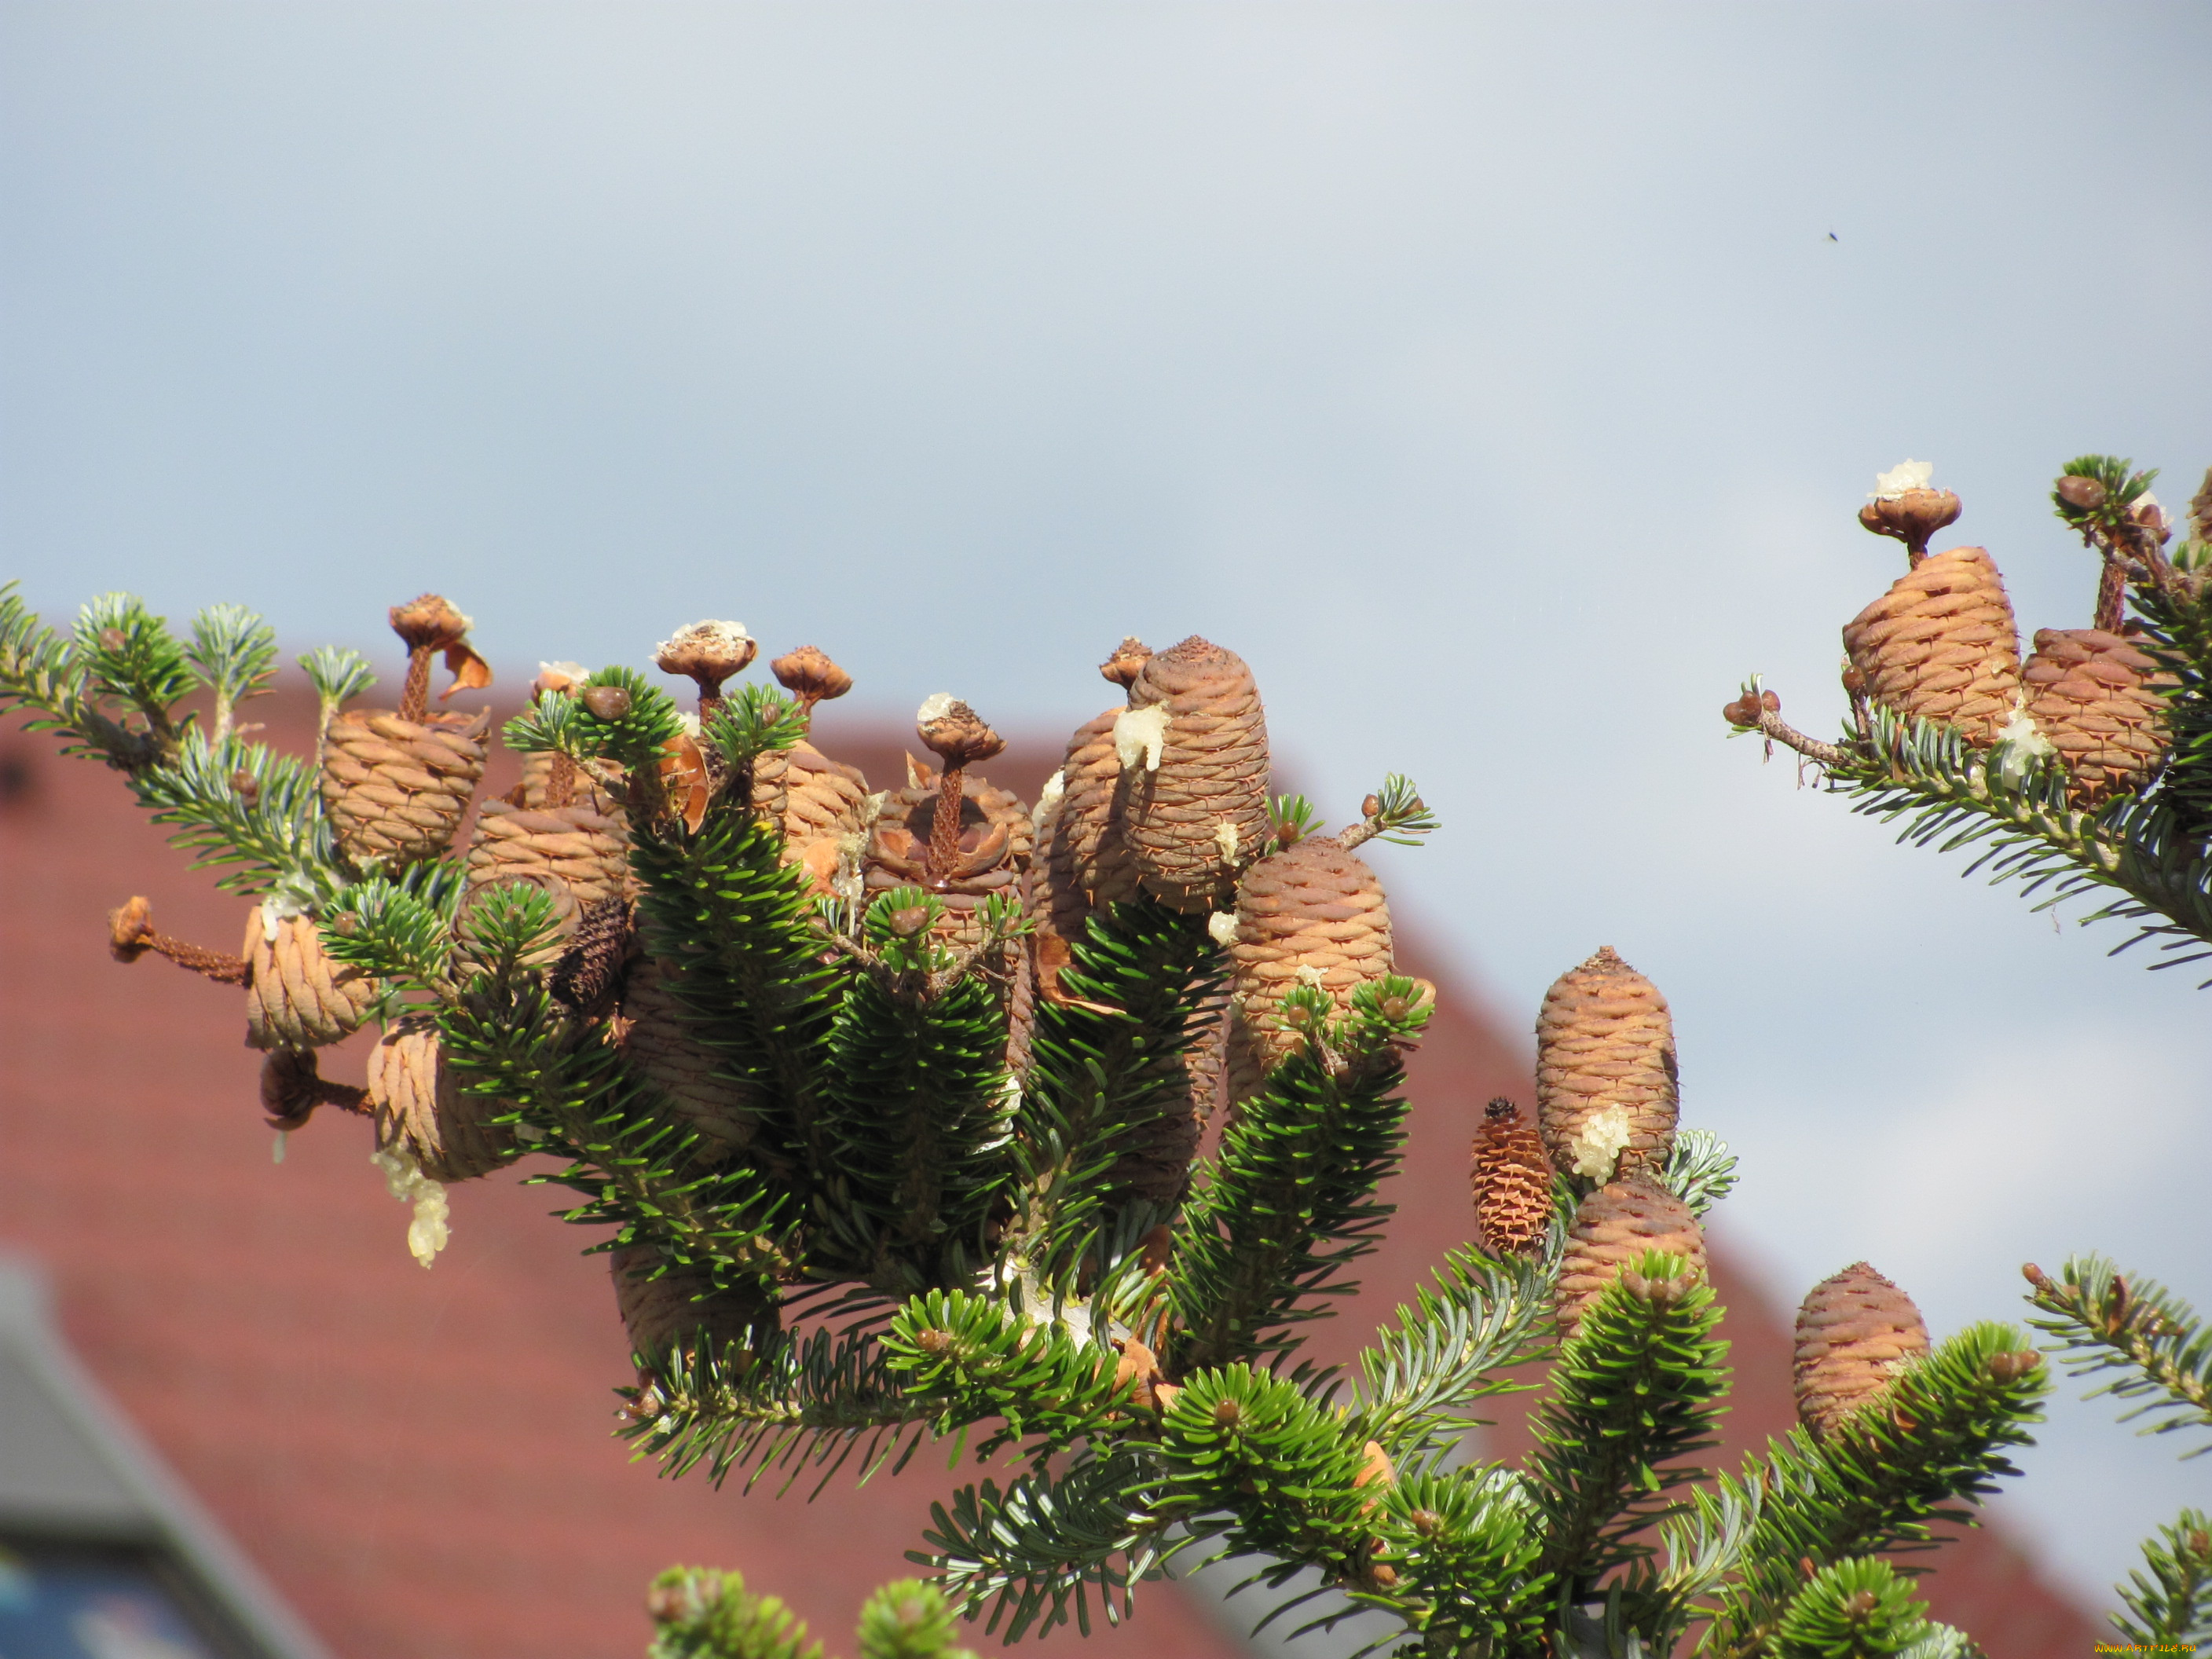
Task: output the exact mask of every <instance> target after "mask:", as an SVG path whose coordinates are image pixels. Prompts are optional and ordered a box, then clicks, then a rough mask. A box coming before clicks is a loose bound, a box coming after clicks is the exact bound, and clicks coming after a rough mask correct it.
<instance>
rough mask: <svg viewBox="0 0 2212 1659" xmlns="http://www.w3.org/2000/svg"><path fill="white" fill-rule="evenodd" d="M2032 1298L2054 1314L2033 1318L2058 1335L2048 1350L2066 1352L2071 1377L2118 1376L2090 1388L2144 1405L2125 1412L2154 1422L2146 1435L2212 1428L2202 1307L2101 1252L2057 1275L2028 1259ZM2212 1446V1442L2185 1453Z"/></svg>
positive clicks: (2211, 1364)
mask: <svg viewBox="0 0 2212 1659" xmlns="http://www.w3.org/2000/svg"><path fill="white" fill-rule="evenodd" d="M2022 1271H2023V1272H2024V1273H2026V1275H2027V1281H2028V1283H2029V1284H2030V1285H2033V1287H2034V1288H2033V1291H2031V1292H2030V1293H2029V1296H2028V1301H2029V1302H2030V1303H2031V1304H2033V1305H2034V1306H2035V1307H2037V1308H2039V1309H2040V1310H2042V1311H2043V1312H2044V1313H2045V1314H2047V1315H2050V1316H2051V1317H2049V1318H2045V1319H2031V1320H2030V1321H2028V1323H2029V1324H2031V1325H2033V1326H2034V1327H2035V1328H2036V1329H2037V1330H2039V1331H2042V1332H2044V1333H2045V1334H2048V1335H2051V1336H2055V1337H2057V1339H2058V1341H2057V1345H2056V1346H2052V1347H2051V1348H2049V1349H2046V1350H2045V1352H2050V1353H2054V1354H2057V1355H2059V1356H2061V1357H2062V1358H2063V1363H2064V1364H2065V1365H2066V1370H2067V1374H2068V1375H2069V1376H2077V1377H2083V1376H2100V1375H2103V1374H2105V1373H2106V1372H2112V1373H2117V1375H2115V1376H2112V1380H2111V1381H2109V1382H2107V1383H2104V1384H2102V1385H2101V1386H2100V1387H2098V1388H2095V1389H2091V1390H2090V1391H2089V1394H2088V1395H2087V1398H2089V1399H2092V1400H2094V1399H2096V1398H2097V1397H2098V1396H2099V1395H2112V1396H2113V1397H2114V1398H2116V1399H2119V1400H2135V1401H2142V1403H2141V1404H2140V1405H2137V1406H2136V1407H2134V1408H2133V1409H2132V1410H2130V1411H2127V1412H2124V1413H2121V1415H2120V1421H2122V1422H2123V1423H2131V1422H2134V1421H2135V1420H2136V1419H2138V1418H2149V1419H2152V1420H2151V1422H2150V1424H2149V1425H2148V1426H2147V1427H2146V1428H2144V1429H2143V1430H2142V1431H2141V1432H2142V1433H2144V1434H2167V1433H2171V1432H2172V1431H2174V1430H2177V1429H2203V1428H2212V1330H2207V1329H2206V1328H2204V1325H2203V1322H2202V1321H2201V1320H2200V1319H2199V1318H2198V1317H2197V1310H2195V1309H2193V1308H2191V1306H2190V1305H2189V1304H2188V1303H2186V1302H2185V1301H2183V1300H2182V1299H2181V1298H2180V1297H2178V1296H2176V1295H2175V1294H2174V1293H2173V1292H2172V1291H2169V1290H2167V1289H2166V1287H2165V1286H2164V1285H2160V1284H2159V1283H2158V1282H2157V1281H2156V1280H2154V1279H2131V1278H2129V1277H2128V1276H2126V1275H2124V1274H2123V1273H2120V1272H2119V1270H2118V1268H2117V1267H2114V1266H2113V1265H2112V1262H2110V1261H2106V1259H2105V1258H2104V1257H2103V1256H2100V1255H2087V1256H2075V1257H2071V1258H2069V1260H2068V1261H2067V1263H2066V1265H2065V1266H2064V1267H2062V1268H2061V1269H2059V1273H2058V1277H2057V1279H2052V1278H2051V1277H2050V1276H2049V1275H2048V1274H2046V1273H2044V1271H2043V1270H2042V1269H2041V1268H2040V1267H2036V1266H2035V1265H2034V1264H2033V1263H2032V1262H2031V1263H2030V1264H2029V1265H2028V1266H2027V1267H2026V1268H2025V1269H2023V1270H2022ZM2207 1451H2212V1440H2208V1441H2206V1442H2205V1443H2203V1445H2200V1446H2197V1447H2193V1448H2192V1449H2190V1450H2189V1451H2188V1452H2185V1454H2183V1455H2185V1456H2186V1457H2196V1456H2199V1455H2203V1453H2205V1452H2207Z"/></svg>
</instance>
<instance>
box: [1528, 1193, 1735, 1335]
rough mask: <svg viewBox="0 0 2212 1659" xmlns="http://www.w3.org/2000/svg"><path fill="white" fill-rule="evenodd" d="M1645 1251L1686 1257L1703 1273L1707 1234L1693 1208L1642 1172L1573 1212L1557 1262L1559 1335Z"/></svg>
mask: <svg viewBox="0 0 2212 1659" xmlns="http://www.w3.org/2000/svg"><path fill="white" fill-rule="evenodd" d="M1646 1250H1665V1251H1667V1252H1668V1253H1669V1254H1671V1255H1679V1256H1683V1257H1686V1259H1687V1260H1688V1261H1689V1264H1690V1268H1691V1272H1692V1274H1693V1275H1694V1276H1695V1277H1697V1278H1699V1279H1703V1278H1704V1277H1705V1234H1704V1233H1703V1232H1702V1231H1699V1226H1698V1221H1697V1218H1696V1217H1695V1216H1693V1215H1692V1214H1691V1213H1690V1208H1689V1206H1688V1205H1686V1204H1685V1203H1683V1202H1682V1200H1680V1199H1679V1198H1677V1197H1675V1196H1674V1194H1672V1193H1670V1192H1668V1190H1667V1189H1666V1188H1664V1187H1662V1186H1661V1185H1660V1184H1659V1183H1658V1182H1656V1181H1654V1180H1652V1179H1651V1177H1650V1176H1647V1175H1644V1173H1642V1172H1641V1171H1640V1170H1639V1171H1637V1172H1635V1173H1632V1174H1630V1175H1625V1176H1622V1177H1621V1178H1620V1180H1618V1181H1615V1182H1612V1183H1611V1184H1609V1185H1607V1186H1604V1187H1601V1188H1598V1189H1597V1190H1596V1191H1595V1192H1594V1193H1592V1194H1590V1195H1589V1197H1588V1198H1586V1199H1584V1200H1583V1203H1582V1208H1580V1209H1579V1210H1577V1211H1576V1212H1575V1223H1574V1225H1573V1227H1572V1228H1571V1229H1570V1230H1569V1231H1568V1233H1567V1249H1566V1254H1565V1255H1564V1256H1562V1257H1561V1258H1560V1261H1559V1303H1558V1306H1559V1333H1560V1334H1561V1335H1562V1336H1569V1337H1571V1336H1572V1335H1574V1334H1575V1333H1576V1332H1577V1331H1578V1330H1580V1329H1581V1328H1582V1323H1583V1315H1584V1314H1586V1313H1587V1312H1589V1308H1590V1305H1591V1304H1593V1303H1595V1301H1596V1300H1597V1299H1598V1297H1600V1296H1601V1295H1603V1294H1604V1292H1605V1287H1606V1286H1607V1285H1610V1284H1611V1283H1613V1280H1614V1279H1616V1278H1618V1277H1619V1276H1620V1273H1622V1272H1623V1270H1625V1269H1629V1268H1633V1267H1635V1266H1636V1264H1637V1261H1638V1260H1639V1259H1640V1258H1641V1257H1642V1256H1643V1255H1644V1252H1645V1251H1646Z"/></svg>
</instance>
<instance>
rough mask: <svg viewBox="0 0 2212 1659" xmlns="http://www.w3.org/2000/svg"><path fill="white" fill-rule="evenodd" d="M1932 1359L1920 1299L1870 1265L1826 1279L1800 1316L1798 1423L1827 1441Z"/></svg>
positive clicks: (1853, 1265) (1809, 1297)
mask: <svg viewBox="0 0 2212 1659" xmlns="http://www.w3.org/2000/svg"><path fill="white" fill-rule="evenodd" d="M1926 1352H1928V1326H1927V1324H1926V1322H1924V1321H1923V1320H1922V1318H1921V1317H1920V1310H1919V1309H1917V1308H1916V1307H1914V1306H1913V1305H1912V1298H1911V1297H1909V1296H1907V1295H1905V1292H1904V1291H1900V1290H1899V1289H1898V1288H1897V1286H1896V1285H1893V1284H1891V1283H1890V1282H1889V1280H1887V1279H1884V1278H1883V1277H1882V1276H1881V1274H1880V1273H1876V1272H1875V1270H1874V1269H1873V1268H1872V1267H1869V1266H1868V1265H1867V1264H1866V1263H1865V1262H1863V1261H1854V1262H1853V1263H1851V1265H1850V1267H1846V1268H1844V1270H1843V1272H1841V1273H1838V1274H1836V1275H1835V1276H1834V1277H1833V1278H1831V1279H1822V1280H1821V1281H1820V1283H1819V1284H1818V1285H1814V1287H1813V1289H1812V1291H1811V1292H1810V1293H1809V1294H1808V1295H1807V1297H1805V1303H1804V1305H1803V1306H1802V1307H1801V1308H1799V1309H1798V1310H1797V1356H1796V1366H1795V1372H1794V1374H1795V1380H1796V1389H1797V1416H1798V1419H1799V1420H1800V1421H1802V1423H1803V1424H1804V1425H1805V1426H1806V1427H1807V1428H1808V1429H1810V1430H1812V1431H1813V1432H1814V1434H1816V1435H1820V1436H1821V1437H1826V1436H1828V1435H1831V1434H1833V1433H1834V1432H1835V1431H1836V1430H1837V1429H1838V1428H1839V1427H1840V1426H1842V1424H1843V1422H1844V1419H1845V1418H1847V1417H1849V1416H1850V1414H1851V1413H1853V1412H1854V1411H1856V1410H1857V1409H1858V1407H1860V1406H1861V1405H1863V1403H1865V1401H1867V1399H1868V1398H1869V1396H1870V1395H1874V1394H1876V1393H1878V1392H1880V1390H1881V1389H1882V1388H1883V1387H1884V1386H1885V1385H1886V1384H1887V1383H1888V1382H1889V1380H1890V1378H1891V1377H1893V1376H1896V1375H1897V1373H1898V1372H1899V1370H1903V1369H1904V1368H1905V1365H1906V1364H1908V1363H1909V1362H1911V1360H1913V1359H1915V1358H1917V1357H1918V1356H1920V1355H1921V1354H1923V1353H1926Z"/></svg>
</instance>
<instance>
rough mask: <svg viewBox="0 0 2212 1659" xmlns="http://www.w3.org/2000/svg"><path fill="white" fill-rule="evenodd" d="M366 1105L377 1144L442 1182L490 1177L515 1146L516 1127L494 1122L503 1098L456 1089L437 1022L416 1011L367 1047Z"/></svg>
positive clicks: (395, 1022) (434, 1179)
mask: <svg viewBox="0 0 2212 1659" xmlns="http://www.w3.org/2000/svg"><path fill="white" fill-rule="evenodd" d="M368 1103H369V1107H370V1109H371V1110H372V1111H374V1114H375V1116H376V1144H377V1146H378V1148H379V1149H380V1150H386V1151H388V1150H390V1149H391V1148H392V1147H394V1146H397V1147H399V1148H401V1149H403V1150H404V1151H405V1152H408V1153H409V1154H410V1155H411V1156H412V1157H413V1158H414V1159H415V1163H416V1166H417V1167H418V1168H419V1169H421V1170H422V1173H423V1174H424V1175H426V1176H429V1178H430V1179H431V1180H433V1181H435V1182H438V1183H439V1184H440V1185H441V1186H444V1185H447V1184H450V1183H451V1182H456V1181H472V1180H474V1179H475V1178H476V1177H477V1176H484V1175H489V1174H490V1173H491V1172H492V1171H493V1170H496V1169H497V1168H499V1166H500V1165H501V1164H502V1163H504V1162H506V1158H505V1156H504V1155H505V1153H506V1152H507V1150H508V1149H509V1148H510V1147H512V1146H513V1144H514V1131H513V1128H512V1127H509V1126H508V1125H507V1124H503V1123H495V1122H493V1121H491V1120H492V1119H493V1118H494V1117H495V1116H496V1115H498V1114H499V1112H500V1111H501V1106H500V1104H499V1103H497V1102H495V1101H490V1100H487V1099H485V1098H484V1097H483V1096H481V1095H476V1094H470V1093H468V1092H466V1091H464V1090H462V1089H461V1088H460V1087H459V1085H458V1084H457V1083H456V1082H455V1081H454V1079H453V1072H452V1070H451V1069H450V1068H449V1067H448V1066H447V1064H446V1060H445V1055H444V1054H443V1053H441V1050H440V1048H439V1043H438V1031H437V1027H436V1026H435V1024H433V1022H431V1021H430V1020H428V1019H427V1018H422V1017H419V1016H413V1015H410V1016H409V1017H407V1018H403V1019H399V1020H396V1021H394V1022H393V1023H392V1025H391V1026H389V1027H388V1028H387V1029H386V1031H385V1033H384V1036H383V1039H382V1040H381V1041H380V1042H378V1043H377V1045H376V1047H375V1048H372V1049H370V1050H369V1054H368Z"/></svg>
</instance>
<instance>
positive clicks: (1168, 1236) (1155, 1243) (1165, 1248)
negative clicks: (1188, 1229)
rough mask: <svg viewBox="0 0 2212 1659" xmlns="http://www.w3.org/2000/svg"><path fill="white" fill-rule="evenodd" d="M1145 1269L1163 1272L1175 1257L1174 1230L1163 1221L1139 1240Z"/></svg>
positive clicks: (1151, 1271) (1148, 1271) (1147, 1271)
mask: <svg viewBox="0 0 2212 1659" xmlns="http://www.w3.org/2000/svg"><path fill="white" fill-rule="evenodd" d="M1139 1249H1141V1251H1142V1258H1141V1259H1142V1261H1143V1262H1144V1265H1145V1271H1146V1273H1165V1272H1166V1271H1167V1270H1168V1263H1169V1262H1170V1261H1172V1260H1174V1258H1175V1231H1174V1229H1172V1228H1170V1226H1169V1225H1168V1224H1167V1223H1166V1222H1164V1221H1163V1222H1162V1223H1160V1225H1158V1226H1157V1227H1155V1228H1153V1229H1152V1231H1150V1232H1148V1233H1146V1235H1145V1236H1144V1237H1143V1239H1142V1240H1140V1241H1139Z"/></svg>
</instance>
